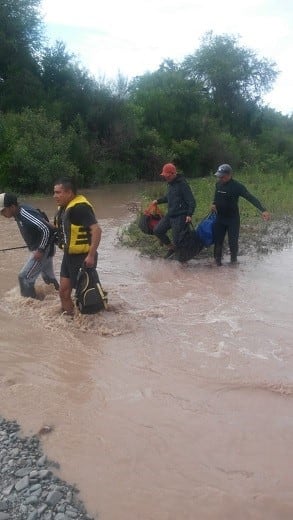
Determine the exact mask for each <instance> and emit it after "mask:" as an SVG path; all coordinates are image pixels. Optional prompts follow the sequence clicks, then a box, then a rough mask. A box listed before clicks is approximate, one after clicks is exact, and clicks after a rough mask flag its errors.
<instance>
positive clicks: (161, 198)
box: [153, 195, 168, 204]
mask: <svg viewBox="0 0 293 520" xmlns="http://www.w3.org/2000/svg"><path fill="white" fill-rule="evenodd" d="M166 202H168V198H167V195H164V196H163V197H159V198H158V199H155V200H153V204H166Z"/></svg>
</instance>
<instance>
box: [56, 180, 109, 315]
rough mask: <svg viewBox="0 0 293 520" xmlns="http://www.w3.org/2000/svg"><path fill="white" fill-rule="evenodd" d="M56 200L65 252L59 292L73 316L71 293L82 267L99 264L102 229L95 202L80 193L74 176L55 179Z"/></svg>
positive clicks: (63, 305)
mask: <svg viewBox="0 0 293 520" xmlns="http://www.w3.org/2000/svg"><path fill="white" fill-rule="evenodd" d="M54 199H55V201H56V202H57V204H58V212H57V214H56V216H55V225H56V227H57V229H58V239H59V240H58V245H59V247H60V248H61V249H62V250H63V252H64V254H63V259H62V264H61V270H60V289H59V295H60V300H61V305H62V311H63V312H65V313H66V314H69V315H72V314H73V310H74V304H73V301H72V298H71V293H72V289H75V287H76V281H77V275H78V272H79V269H80V267H82V266H83V265H84V266H86V267H96V265H97V257H98V255H97V249H98V246H99V244H100V240H101V235H102V230H101V228H100V226H99V224H98V223H97V219H96V216H95V213H94V210H93V207H92V205H91V204H90V202H89V201H88V200H87V199H86V198H85V197H84V196H83V195H77V190H76V186H75V183H74V181H73V180H72V179H69V178H60V179H58V180H57V181H56V182H55V185H54Z"/></svg>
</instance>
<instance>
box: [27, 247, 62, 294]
mask: <svg viewBox="0 0 293 520" xmlns="http://www.w3.org/2000/svg"><path fill="white" fill-rule="evenodd" d="M50 254H51V255H52V246H49V247H47V249H46V250H45V252H44V255H43V257H42V259H41V260H35V259H34V257H33V254H31V256H30V257H29V259H28V261H27V262H26V263H25V265H24V266H23V268H22V269H21V271H20V273H19V275H18V281H19V287H20V293H21V295H22V296H26V297H30V298H35V297H36V291H35V282H36V279H37V278H38V276H39V275H41V276H42V278H43V280H44V282H45V283H46V284H50V283H52V284H54V286H55V288H56V289H57V287H58V282H57V280H56V278H55V274H54V268H53V256H50Z"/></svg>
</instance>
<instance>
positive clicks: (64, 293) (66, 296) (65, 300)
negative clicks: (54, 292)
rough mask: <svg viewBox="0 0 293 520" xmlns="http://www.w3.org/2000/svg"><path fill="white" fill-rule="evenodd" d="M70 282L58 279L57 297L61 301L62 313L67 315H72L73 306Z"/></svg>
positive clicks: (68, 279) (66, 279)
mask: <svg viewBox="0 0 293 520" xmlns="http://www.w3.org/2000/svg"><path fill="white" fill-rule="evenodd" d="M71 292H72V287H71V282H70V278H63V277H61V278H60V288H59V296H60V300H61V305H62V310H63V312H67V313H68V314H73V310H74V304H73V301H72V298H71Z"/></svg>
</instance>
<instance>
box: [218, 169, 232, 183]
mask: <svg viewBox="0 0 293 520" xmlns="http://www.w3.org/2000/svg"><path fill="white" fill-rule="evenodd" d="M215 176H216V177H217V179H218V180H219V182H221V183H225V182H228V181H229V180H230V179H231V177H232V168H231V166H230V164H221V165H220V166H219V168H218V169H217V171H216V173H215Z"/></svg>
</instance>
